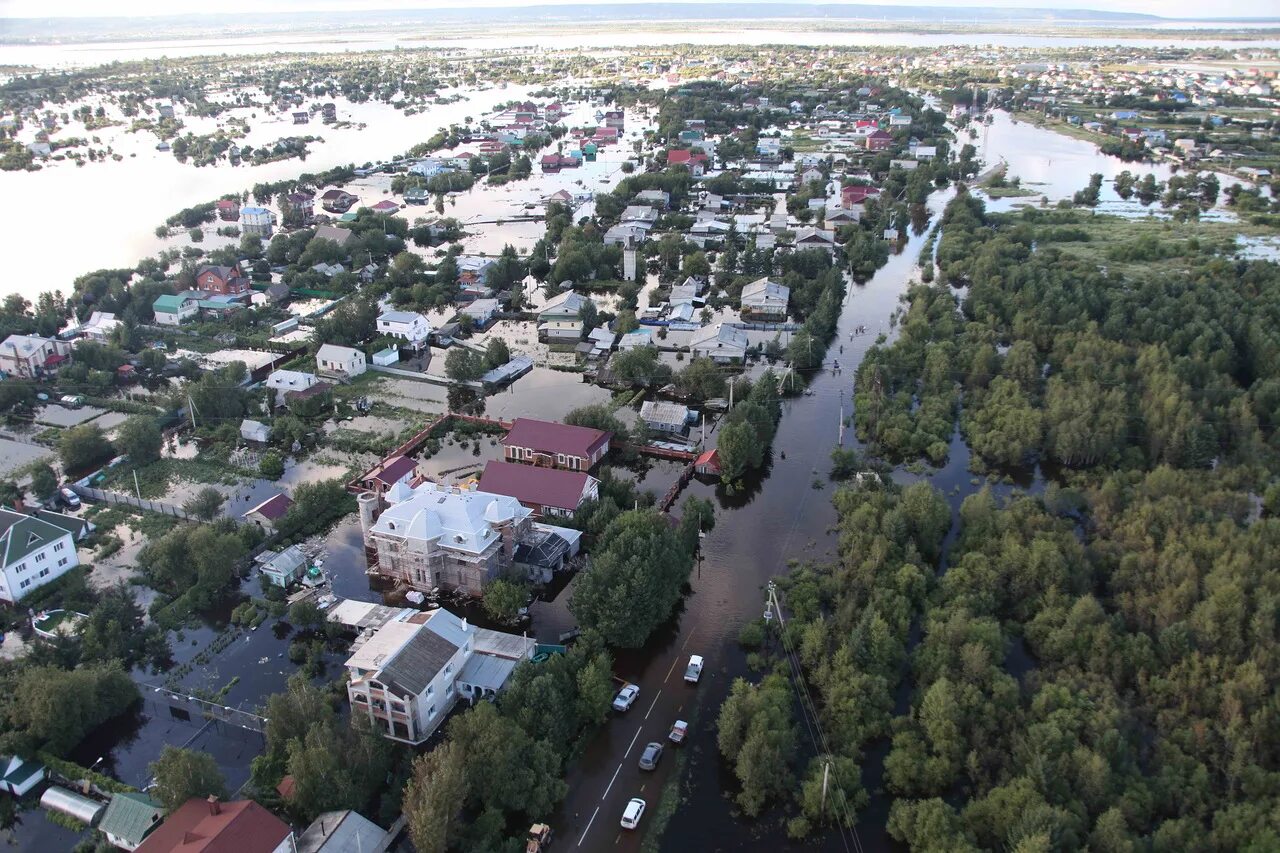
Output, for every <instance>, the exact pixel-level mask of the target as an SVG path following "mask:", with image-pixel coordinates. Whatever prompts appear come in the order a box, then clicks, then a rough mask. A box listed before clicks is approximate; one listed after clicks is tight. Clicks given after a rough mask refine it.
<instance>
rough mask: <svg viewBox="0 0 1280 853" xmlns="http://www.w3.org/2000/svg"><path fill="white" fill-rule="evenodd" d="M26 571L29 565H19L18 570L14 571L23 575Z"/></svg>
mask: <svg viewBox="0 0 1280 853" xmlns="http://www.w3.org/2000/svg"><path fill="white" fill-rule="evenodd" d="M26 570H27V564H26V563H18V568H17V569H15V570H14V571H16V572H17V573H18V574H22V573H23V572H25V571H26Z"/></svg>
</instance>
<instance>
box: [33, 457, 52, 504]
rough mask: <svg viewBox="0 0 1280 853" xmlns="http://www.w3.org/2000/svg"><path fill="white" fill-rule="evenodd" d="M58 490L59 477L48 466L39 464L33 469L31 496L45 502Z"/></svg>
mask: <svg viewBox="0 0 1280 853" xmlns="http://www.w3.org/2000/svg"><path fill="white" fill-rule="evenodd" d="M57 490H58V476H57V475H56V474H54V473H53V469H52V468H50V467H49V466H48V465H41V464H37V465H34V466H32V468H31V494H33V495H35V496H36V498H37V499H39V500H45V499H46V498H48V497H50V496H52V495H53V493H54V492H56V491H57Z"/></svg>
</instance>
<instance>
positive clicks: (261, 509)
mask: <svg viewBox="0 0 1280 853" xmlns="http://www.w3.org/2000/svg"><path fill="white" fill-rule="evenodd" d="M291 506H293V499H292V498H290V497H289V496H288V495H286V494H285V493H283V492H281V493H280V494H277V495H272V496H271V497H269V498H267V499H266V500H265V501H263V502H262V503H260V504H258V505H257V506H255V507H254V508H253V509H251V510H249V512H256V513H258V515H261V516H262V517H263V518H265V519H268V520H270V521H279V520H280V519H282V518H284V514H285V513H286V512H288V511H289V507H291ZM249 512H246V513H245V515H248V514H249Z"/></svg>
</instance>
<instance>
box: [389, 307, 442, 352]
mask: <svg viewBox="0 0 1280 853" xmlns="http://www.w3.org/2000/svg"><path fill="white" fill-rule="evenodd" d="M378 334H380V335H390V336H391V337H393V338H400V339H401V340H403V341H404V342H405V343H406V344H407V345H408V346H410V347H412V348H413V349H422V348H423V347H425V346H426V345H427V339H428V338H429V337H431V321H429V320H428V319H427V318H426V317H424V316H422V315H421V314H419V313H417V312H415V311H383V312H382V313H381V314H379V315H378Z"/></svg>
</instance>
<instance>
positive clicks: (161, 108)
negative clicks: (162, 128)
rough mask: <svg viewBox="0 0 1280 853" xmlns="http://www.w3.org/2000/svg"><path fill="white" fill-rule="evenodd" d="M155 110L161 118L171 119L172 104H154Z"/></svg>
mask: <svg viewBox="0 0 1280 853" xmlns="http://www.w3.org/2000/svg"><path fill="white" fill-rule="evenodd" d="M156 112H157V113H159V115H160V118H162V119H166V118H167V119H172V118H173V104H156Z"/></svg>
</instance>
